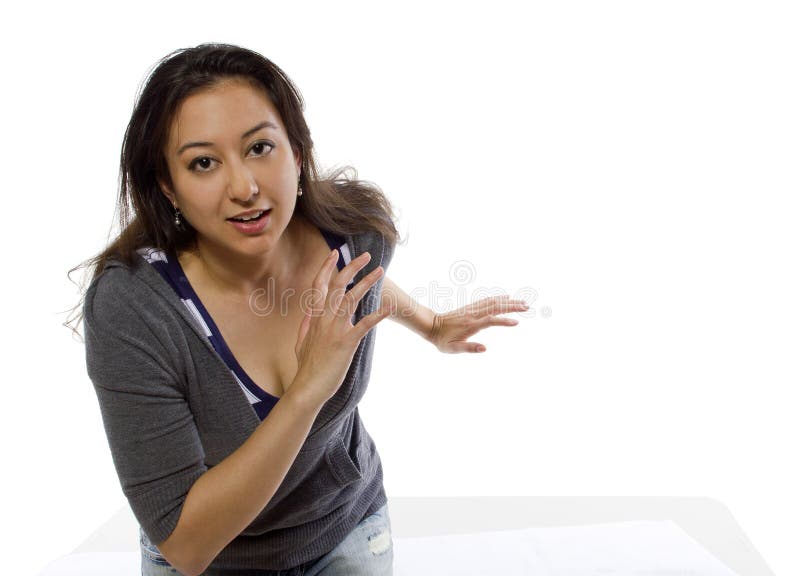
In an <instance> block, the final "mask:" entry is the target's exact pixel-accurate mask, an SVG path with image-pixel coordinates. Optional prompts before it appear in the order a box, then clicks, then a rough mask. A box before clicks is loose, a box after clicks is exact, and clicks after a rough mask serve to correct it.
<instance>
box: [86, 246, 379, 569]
mask: <svg viewBox="0 0 800 576" xmlns="http://www.w3.org/2000/svg"><path fill="white" fill-rule="evenodd" d="M345 238H346V241H347V245H348V248H349V249H350V254H351V256H352V258H355V257H356V256H358V255H359V254H361V253H362V252H369V253H370V255H371V256H372V258H371V260H370V261H369V263H368V264H367V265H366V266H365V267H364V268H362V269H361V270H360V271H359V272H358V274H357V275H356V277H355V279H354V282H355V283H357V282H359V281H360V280H361V278H363V277H364V276H365V275H366V274H368V273H369V272H370V271H372V270H373V269H375V268H376V267H377V266H379V265H380V266H383V268H384V270H385V269H386V267H387V266H388V264H389V262H390V261H391V258H392V255H393V252H394V246H393V245H392V244H390V243H389V242H387V241H385V239H384V238H383V237H382V236H381V235H380V234H378V233H374V232H368V233H364V234H358V235H353V236H345ZM382 284H383V281H382V280H380V281H379V282H377V283H376V284H375V285H373V286H372V287H371V288H370V290H369V291H368V292H367V293H366V294H365V295H364V297H363V298H362V300H361V302H360V303H359V306H358V308H357V310H356V314H355V318H354V322H357V321H358V320H360V319H361V318H363V317H364V316H366V315H368V314H371V313H373V312H374V311H376V310H377V309H378V308H379V305H380V290H381V286H382ZM84 315H85V316H84V322H85V341H86V366H87V371H88V374H89V377H90V378H91V380H92V383H93V384H94V388H95V391H96V392H97V398H98V401H99V403H100V412H101V414H102V418H103V424H104V426H105V430H106V434H107V436H108V443H109V447H110V448H111V455H112V457H113V461H114V466H115V467H116V470H117V474H118V475H119V479H120V483H121V485H122V491H123V493H124V494H125V496H126V498H127V499H128V502H129V503H130V506H131V509H132V510H133V513H134V515H135V516H136V518H137V520H138V521H139V524H140V525H141V528H142V530H143V531H144V533H145V534H146V535H147V537H148V538H149V539H150V540H151V541H152V542H155V543H158V542H162V541H164V540H166V539H167V537H168V536H169V535H170V534H171V533H172V531H173V529H174V528H175V525H176V524H177V522H178V517H179V516H180V513H181V508H182V506H183V502H184V499H185V498H186V494H187V493H188V492H189V489H190V488H191V486H192V484H193V483H194V482H195V481H196V480H197V479H198V478H199V477H200V476H201V475H202V474H203V473H204V472H205V471H206V470H208V469H209V468H211V467H213V466H214V465H216V464H217V463H219V462H220V461H222V460H223V459H224V458H225V457H226V456H228V455H229V454H231V453H232V452H233V451H234V450H236V449H237V448H238V447H239V446H241V444H242V443H243V442H244V441H245V440H246V439H247V438H248V437H249V436H250V435H251V434H252V433H253V431H254V430H255V429H256V427H257V426H258V425H259V424H260V423H261V421H260V420H259V418H258V416H257V415H256V413H255V411H254V410H253V408H252V407H251V406H250V403H249V402H248V401H247V399H246V398H245V396H244V393H243V392H242V390H241V388H240V387H239V385H238V384H237V383H236V381H235V379H234V377H233V374H232V373H231V371H230V369H229V368H228V367H227V365H226V364H225V362H224V361H223V360H222V358H221V357H220V356H219V355H218V354H217V352H216V351H215V350H214V348H213V347H212V346H211V344H210V342H209V341H208V339H207V337H206V335H205V333H204V332H203V331H202V329H201V328H200V326H199V325H198V323H197V321H196V320H195V318H194V317H193V316H192V315H191V313H190V312H189V310H188V309H187V308H186V306H184V304H183V303H182V302H181V300H180V298H179V297H178V295H177V294H176V293H175V292H174V291H173V290H172V288H171V287H170V286H169V284H167V283H166V281H164V279H163V278H162V277H161V276H160V275H159V273H158V272H157V271H156V270H154V269H153V268H152V267H151V266H150V265H149V264H147V263H146V262H145V261H144V259H142V260H141V261H140V262H138V263H137V264H136V265H135V266H133V267H128V266H126V265H124V264H122V263H121V262H118V261H112V262H110V263H109V264H108V265H107V266H106V268H105V269H104V271H103V272H102V274H101V275H100V276H98V277H97V278H96V279H95V280H94V281H93V282H92V283H91V284H90V286H89V288H88V289H87V292H86V298H85V302H84ZM375 332H376V330H375V328H373V329H372V330H370V331H369V332H368V333H367V335H366V336H364V338H363V339H362V340H361V342H360V343H359V345H358V348H357V349H356V352H355V354H354V356H353V361H352V364H351V365H350V368H349V370H348V372H347V376H346V377H345V380H344V382H343V384H342V386H341V388H340V389H339V390H338V391H337V392H336V394H335V395H334V396H333V397H332V398H331V399H330V400H328V402H326V403H325V404H324V405H323V407H322V409H321V410H320V412H319V414H318V416H317V418H316V420H315V421H314V424H313V426H312V428H311V431H310V433H309V435H308V437H307V438H306V441H305V443H304V444H303V446H302V447H301V449H300V452H299V454H298V455H297V458H296V459H295V461H294V463H293V464H292V466H291V468H290V469H289V472H288V473H287V475H286V478H285V479H284V481H283V483H282V484H281V485H280V487H279V488H278V491H277V493H276V494H275V496H274V497H273V498H272V499H271V500H270V502H269V503H268V504H267V506H266V507H265V508H264V509H263V510H262V511H261V513H260V514H259V515H258V516H257V517H256V519H255V520H254V521H253V522H252V523H251V524H250V525H249V526H248V527H247V528H246V529H245V530H244V531H243V532H242V534H241V535H240V536H237V537H236V538H235V539H234V540H233V541H232V542H231V543H230V544H229V545H228V546H227V547H225V548H224V549H223V550H222V552H220V554H219V555H218V556H217V558H216V559H215V560H214V562H213V563H212V565H211V566H212V567H215V568H223V569H247V568H263V569H269V570H283V569H287V568H291V567H294V566H297V565H299V564H302V563H305V562H308V561H310V560H313V559H315V558H318V557H320V556H322V555H324V554H326V553H327V552H329V551H330V550H332V549H333V548H334V547H336V545H337V544H339V543H340V542H341V541H342V540H344V538H345V537H346V536H347V535H348V534H349V533H350V532H351V531H352V530H353V528H354V527H355V526H356V524H358V522H359V521H360V520H362V519H363V518H364V517H365V516H367V515H369V514H372V513H374V512H375V511H377V510H378V509H379V508H380V507H381V506H383V504H385V503H386V493H385V492H384V488H383V471H382V468H381V461H380V457H379V456H378V453H377V451H376V449H375V444H374V442H373V441H372V438H370V436H369V434H368V433H367V431H366V430H365V428H364V426H363V424H362V422H361V418H360V417H359V415H358V408H357V405H358V402H359V401H360V400H361V398H362V397H363V395H364V393H365V391H366V388H367V384H368V383H369V375H370V368H371V365H372V351H373V347H374V345H375Z"/></svg>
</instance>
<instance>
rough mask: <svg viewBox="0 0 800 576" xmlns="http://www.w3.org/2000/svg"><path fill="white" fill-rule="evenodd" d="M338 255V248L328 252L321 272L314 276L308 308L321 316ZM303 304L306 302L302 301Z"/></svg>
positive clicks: (315, 314) (313, 313)
mask: <svg viewBox="0 0 800 576" xmlns="http://www.w3.org/2000/svg"><path fill="white" fill-rule="evenodd" d="M337 256H338V252H337V251H336V250H332V251H331V253H330V254H328V257H327V258H326V259H325V262H323V263H322V266H321V267H320V269H319V272H317V275H316V276H315V277H314V281H313V282H312V283H311V291H312V293H311V302H310V303H309V306H308V308H310V310H311V313H312V315H314V316H319V315H320V314H321V313H323V312H324V308H325V302H326V301H327V297H328V284H330V281H331V274H332V273H333V268H334V267H335V266H336V257H337ZM303 300H305V299H303ZM301 304H306V302H301Z"/></svg>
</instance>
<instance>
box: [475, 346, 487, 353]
mask: <svg viewBox="0 0 800 576" xmlns="http://www.w3.org/2000/svg"><path fill="white" fill-rule="evenodd" d="M477 350H478V352H486V346H484V345H480V346H478V348H477Z"/></svg>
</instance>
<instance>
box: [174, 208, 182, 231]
mask: <svg viewBox="0 0 800 576" xmlns="http://www.w3.org/2000/svg"><path fill="white" fill-rule="evenodd" d="M173 223H174V224H175V228H177V229H178V230H181V229H183V224H182V223H181V211H180V210H178V207H177V206H175V220H173Z"/></svg>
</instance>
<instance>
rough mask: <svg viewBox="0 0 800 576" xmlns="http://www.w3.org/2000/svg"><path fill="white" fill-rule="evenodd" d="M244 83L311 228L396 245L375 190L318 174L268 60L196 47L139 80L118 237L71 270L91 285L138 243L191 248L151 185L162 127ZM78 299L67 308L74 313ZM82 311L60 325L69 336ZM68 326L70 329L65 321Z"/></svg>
mask: <svg viewBox="0 0 800 576" xmlns="http://www.w3.org/2000/svg"><path fill="white" fill-rule="evenodd" d="M233 77H238V78H245V79H248V80H250V81H251V82H254V83H255V84H256V85H258V86H262V87H263V88H264V89H265V90H266V93H267V95H268V96H269V98H270V99H271V100H272V103H273V104H274V105H275V107H276V108H277V109H278V112H279V113H280V116H281V119H282V120H283V123H284V125H285V127H286V131H287V133H288V136H289V142H290V143H291V145H292V148H293V149H295V150H299V151H300V154H301V157H302V162H301V170H300V182H301V185H302V187H303V191H304V194H303V195H302V196H300V197H298V199H297V204H296V206H295V211H297V210H299V211H300V212H301V213H302V214H303V215H304V216H306V217H307V218H308V220H310V221H311V222H312V223H313V224H315V225H316V226H317V227H319V228H322V229H325V230H329V231H331V232H334V233H336V234H339V235H345V234H347V235H350V234H359V233H364V232H369V231H373V232H378V233H380V234H381V235H382V236H383V237H384V238H385V239H386V241H387V242H389V243H390V244H391V245H392V246H393V247H394V246H395V245H396V244H397V243H398V242H399V241H400V236H399V233H398V231H397V228H396V226H395V223H394V220H395V214H394V211H393V209H392V205H391V203H390V202H389V200H388V198H387V197H386V196H385V194H384V193H383V192H382V191H381V189H380V188H379V187H378V186H376V185H375V184H373V183H371V182H367V181H364V180H358V174H357V172H356V171H355V169H354V168H352V167H350V166H345V167H341V168H336V169H333V170H332V171H330V172H329V173H327V174H325V175H322V176H321V175H320V170H319V168H318V166H317V162H316V159H315V156H314V143H313V141H312V140H311V131H310V130H309V128H308V125H307V124H306V120H305V117H304V115H303V109H304V106H305V105H304V102H303V97H302V95H301V94H300V91H299V90H298V89H297V87H296V86H295V85H294V83H293V82H292V81H291V80H290V79H289V77H288V76H287V75H286V74H285V73H284V72H283V70H281V69H280V68H279V67H278V66H277V65H275V64H274V63H273V62H271V61H270V60H268V59H267V58H265V57H264V56H262V55H261V54H258V53H257V52H254V51H252V50H248V49H246V48H241V47H239V46H233V45H230V44H201V45H199V46H196V47H194V48H186V49H181V50H176V51H175V52H172V53H171V54H169V55H167V56H166V57H165V58H163V59H162V60H160V61H159V62H158V63H157V64H156V65H155V67H154V68H153V70H152V71H151V73H150V75H149V77H148V78H147V80H146V81H145V83H144V85H143V87H142V89H141V91H140V93H139V96H138V98H137V100H136V104H135V106H134V109H133V113H132V115H131V119H130V122H129V123H128V127H127V129H126V130H125V137H124V139H123V143H122V152H121V154H120V184H119V196H118V200H117V208H116V210H117V213H118V215H119V229H120V230H121V232H120V233H119V235H118V236H117V237H116V238H115V239H114V240H113V241H112V242H110V244H109V245H108V246H107V247H106V248H105V249H104V250H103V251H102V252H100V253H99V254H97V255H96V256H94V257H92V258H90V259H88V260H86V261H84V262H82V263H81V264H79V265H78V266H76V267H74V268H72V269H71V270H70V271H69V272H68V273H67V276H68V277H69V276H70V275H71V274H72V273H73V272H75V271H76V270H78V269H81V268H86V267H88V268H89V270H90V275H89V279H88V282H89V283H91V282H92V281H93V280H94V279H95V278H96V277H97V276H98V275H99V274H100V273H101V272H102V271H103V269H104V267H105V265H106V263H107V262H108V261H109V260H110V259H116V260H120V261H122V262H124V263H126V264H127V265H129V266H133V265H134V264H135V263H136V262H137V261H138V260H139V259H140V257H139V256H138V255H137V253H136V250H137V249H139V248H142V247H145V246H152V247H155V248H159V249H163V250H165V251H167V252H175V253H178V252H180V251H183V250H186V249H188V248H190V247H192V246H193V245H194V243H195V239H196V231H195V230H194V229H193V228H192V226H191V225H190V224H189V223H188V222H187V221H185V220H184V222H183V226H182V229H177V228H176V227H175V225H174V224H173V217H174V216H173V212H174V209H173V207H172V205H171V204H170V202H169V200H168V199H167V198H166V197H165V196H164V194H163V193H162V192H161V189H160V187H159V184H158V180H159V179H161V180H162V181H164V182H166V183H168V184H170V185H171V181H170V176H169V170H168V168H167V163H166V159H165V157H164V153H163V150H164V148H165V144H166V141H167V138H168V136H169V127H170V125H171V122H172V119H173V117H174V115H175V113H176V111H177V110H178V107H179V106H180V104H181V103H182V102H183V101H184V100H185V99H186V98H187V97H188V96H190V95H192V94H196V93H197V92H200V91H202V90H204V89H207V88H210V87H211V86H213V85H215V84H216V83H218V82H220V81H221V80H224V79H227V78H233ZM81 293H82V295H81V301H80V302H79V303H78V304H77V305H76V306H75V308H73V309H72V310H73V312H74V311H75V309H78V308H81V307H82V304H83V298H84V296H85V285H84V287H82V289H81ZM82 317H83V312H82V309H81V310H79V313H78V315H77V316H76V317H75V318H73V319H72V320H68V321H67V322H65V323H64V325H65V326H68V327H71V328H72V329H73V332H77V330H76V327H77V326H78V325H79V324H80V322H81V320H82ZM73 322H74V323H75V327H72V326H70V324H72V323H73Z"/></svg>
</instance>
